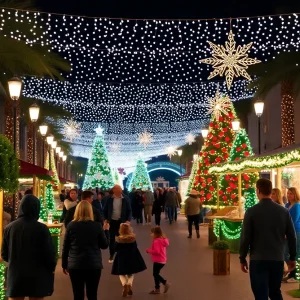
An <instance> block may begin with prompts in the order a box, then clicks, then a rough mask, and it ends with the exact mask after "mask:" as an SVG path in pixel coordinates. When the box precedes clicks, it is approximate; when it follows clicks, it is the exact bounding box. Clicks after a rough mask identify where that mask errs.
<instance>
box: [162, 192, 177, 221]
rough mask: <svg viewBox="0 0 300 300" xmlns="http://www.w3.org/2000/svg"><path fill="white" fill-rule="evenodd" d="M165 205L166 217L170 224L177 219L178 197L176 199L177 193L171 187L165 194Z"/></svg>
mask: <svg viewBox="0 0 300 300" xmlns="http://www.w3.org/2000/svg"><path fill="white" fill-rule="evenodd" d="M165 199H166V203H165V205H166V207H167V210H168V218H169V222H170V224H172V223H173V220H174V221H177V203H178V199H177V194H176V192H175V191H174V190H173V189H170V190H169V191H168V192H167V194H166V198H165Z"/></svg>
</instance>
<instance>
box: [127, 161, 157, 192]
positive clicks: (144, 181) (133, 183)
mask: <svg viewBox="0 0 300 300" xmlns="http://www.w3.org/2000/svg"><path fill="white" fill-rule="evenodd" d="M133 188H136V189H142V190H147V189H151V190H152V184H151V180H150V177H149V173H148V171H147V168H146V165H145V162H144V161H143V159H142V158H141V157H139V158H138V161H137V164H136V168H135V171H134V173H133V176H132V177H131V180H130V183H129V190H132V189H133Z"/></svg>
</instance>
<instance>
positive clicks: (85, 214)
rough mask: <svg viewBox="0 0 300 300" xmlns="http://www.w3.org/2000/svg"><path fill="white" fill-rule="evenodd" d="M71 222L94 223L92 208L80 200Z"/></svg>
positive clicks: (86, 202)
mask: <svg viewBox="0 0 300 300" xmlns="http://www.w3.org/2000/svg"><path fill="white" fill-rule="evenodd" d="M73 221H74V222H80V221H94V214H93V208H92V205H91V204H90V203H89V202H88V201H86V200H82V201H80V203H79V204H77V206H76V210H75V214H74V219H73Z"/></svg>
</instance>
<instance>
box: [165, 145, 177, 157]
mask: <svg viewBox="0 0 300 300" xmlns="http://www.w3.org/2000/svg"><path fill="white" fill-rule="evenodd" d="M175 153H176V147H174V146H169V147H168V148H167V155H168V156H169V157H170V158H171V157H172V156H174V155H175Z"/></svg>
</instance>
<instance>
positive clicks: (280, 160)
mask: <svg viewBox="0 0 300 300" xmlns="http://www.w3.org/2000/svg"><path fill="white" fill-rule="evenodd" d="M297 161H300V149H297V150H292V151H289V152H285V153H280V154H276V155H270V156H264V157H255V158H252V159H251V158H250V159H246V160H241V161H238V162H229V163H226V164H220V165H218V166H213V167H211V168H209V173H211V174H222V173H228V172H232V173H237V172H242V171H245V170H247V169H275V168H281V167H285V166H287V165H289V164H291V163H293V162H297Z"/></svg>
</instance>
